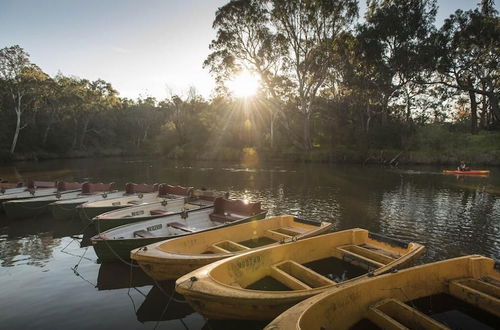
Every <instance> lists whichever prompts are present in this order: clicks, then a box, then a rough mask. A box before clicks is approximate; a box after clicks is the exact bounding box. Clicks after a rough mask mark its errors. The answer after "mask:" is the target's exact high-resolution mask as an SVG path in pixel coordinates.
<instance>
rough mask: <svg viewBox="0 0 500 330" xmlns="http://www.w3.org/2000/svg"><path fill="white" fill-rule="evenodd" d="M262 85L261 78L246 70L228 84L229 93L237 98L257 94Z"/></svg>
mask: <svg viewBox="0 0 500 330" xmlns="http://www.w3.org/2000/svg"><path fill="white" fill-rule="evenodd" d="M259 85H260V78H259V77H258V76H256V75H255V74H253V73H251V72H249V71H247V70H244V71H242V72H240V73H239V74H238V75H237V76H236V77H234V79H232V80H230V81H229V82H228V83H227V87H228V88H229V91H231V93H232V94H233V95H234V96H236V97H249V96H252V95H254V94H255V93H256V92H257V89H258V88H259Z"/></svg>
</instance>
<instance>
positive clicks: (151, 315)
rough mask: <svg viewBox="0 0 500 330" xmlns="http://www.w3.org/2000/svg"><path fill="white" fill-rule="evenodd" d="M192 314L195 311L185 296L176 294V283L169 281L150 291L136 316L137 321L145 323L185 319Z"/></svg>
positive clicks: (155, 286)
mask: <svg viewBox="0 0 500 330" xmlns="http://www.w3.org/2000/svg"><path fill="white" fill-rule="evenodd" d="M192 313H194V311H193V309H192V308H191V307H190V306H189V304H188V303H187V302H186V301H185V300H184V298H183V296H182V295H179V294H178V293H176V292H175V281H168V282H162V283H161V284H158V286H157V285H154V286H153V287H152V288H151V290H149V292H148V294H147V296H146V298H145V299H144V301H143V302H142V304H141V306H139V308H138V309H137V312H136V315H137V320H138V321H139V322H141V323H144V322H150V321H168V320H177V319H183V318H185V317H186V316H188V315H190V314H192Z"/></svg>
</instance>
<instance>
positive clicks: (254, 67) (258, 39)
mask: <svg viewBox="0 0 500 330" xmlns="http://www.w3.org/2000/svg"><path fill="white" fill-rule="evenodd" d="M213 28H214V29H216V30H217V36H216V38H215V39H214V40H213V41H212V42H211V44H210V49H211V50H212V53H211V54H210V55H208V57H207V59H206V61H205V63H204V65H205V66H208V67H210V71H211V72H212V73H213V74H214V75H215V78H216V82H217V85H218V90H219V91H220V92H222V93H224V92H226V89H225V82H226V81H228V80H230V79H231V77H232V76H234V75H235V74H237V73H238V72H240V71H242V70H248V71H250V72H255V73H257V74H258V75H259V76H260V78H261V81H262V84H263V85H264V87H265V89H264V90H265V93H266V96H267V97H269V98H271V102H270V104H269V110H270V119H271V120H270V135H271V147H273V143H274V125H275V120H276V118H277V116H278V114H280V112H279V110H280V106H279V101H280V97H281V96H282V87H283V81H282V77H281V76H280V75H279V70H280V68H281V66H282V64H283V61H282V54H283V53H284V49H283V47H282V43H281V42H280V41H279V40H278V37H277V35H276V34H275V33H273V30H272V24H271V22H270V12H269V8H268V6H267V4H266V1H262V0H233V1H230V2H229V3H227V4H226V5H224V6H222V7H221V8H219V9H218V10H217V12H216V15H215V20H214V23H213Z"/></svg>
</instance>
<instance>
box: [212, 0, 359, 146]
mask: <svg viewBox="0 0 500 330" xmlns="http://www.w3.org/2000/svg"><path fill="white" fill-rule="evenodd" d="M357 10H358V7H357V1H355V0H336V1H333V0H331V1H322V0H293V1H286V0H260V1H259V0H251V1H243V0H233V1H230V2H229V3H228V4H226V5H225V6H223V7H221V8H220V9H219V10H218V11H217V14H216V19H215V21H214V28H215V29H217V38H216V39H215V40H214V41H212V43H211V46H210V47H211V49H212V51H213V52H212V53H211V54H210V55H209V57H208V58H207V61H206V62H205V64H206V65H209V66H210V67H211V69H212V71H214V72H215V73H216V74H217V78H218V81H219V83H221V82H223V81H224V80H226V79H228V77H229V75H230V74H232V73H234V71H237V70H239V69H240V68H242V67H244V68H247V69H250V70H252V71H255V72H257V73H259V74H260V76H261V78H262V81H263V84H264V88H265V90H266V92H267V94H268V95H269V96H270V97H271V98H272V100H273V104H275V105H276V104H279V106H280V108H281V110H283V109H285V106H284V105H283V103H285V102H287V103H288V105H290V104H293V105H294V106H293V108H294V109H295V110H296V111H297V112H298V113H299V114H301V115H302V118H301V120H302V134H301V135H300V136H301V138H300V140H297V139H294V138H293V136H294V134H293V129H292V128H291V125H289V121H288V120H287V119H288V118H285V113H284V112H282V111H279V112H277V113H279V114H282V115H283V116H282V117H281V118H282V121H281V123H282V124H283V125H284V126H285V128H286V129H287V133H288V134H289V136H290V137H292V143H294V144H295V145H296V146H298V147H300V148H301V149H302V150H304V151H309V150H310V149H311V132H310V121H311V115H312V113H313V109H314V102H315V101H316V97H317V96H318V93H319V92H320V90H321V89H322V88H324V87H325V81H326V79H327V77H328V75H329V74H331V67H332V62H331V58H332V56H331V50H332V44H333V42H334V40H335V39H336V38H337V37H338V35H340V34H341V33H342V32H343V31H345V30H347V29H349V27H350V24H351V23H352V22H353V20H354V18H355V17H356V15H357ZM272 117H273V116H272Z"/></svg>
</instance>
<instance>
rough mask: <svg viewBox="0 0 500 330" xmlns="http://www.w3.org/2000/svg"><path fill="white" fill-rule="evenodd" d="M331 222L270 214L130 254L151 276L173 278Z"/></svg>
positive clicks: (302, 235)
mask: <svg viewBox="0 0 500 330" xmlns="http://www.w3.org/2000/svg"><path fill="white" fill-rule="evenodd" d="M332 225H333V224H332V223H329V222H318V221H310V220H302V219H298V218H294V217H293V216H291V215H286V216H279V217H270V218H266V219H263V220H260V221H253V222H249V223H243V224H239V225H235V226H231V227H225V228H220V229H216V230H212V231H207V232H201V233H197V234H193V235H189V236H184V237H179V238H174V239H171V240H168V241H162V242H158V243H154V244H151V245H147V246H146V247H141V248H139V249H135V250H132V252H131V253H130V257H131V258H132V259H134V260H135V261H137V263H139V265H140V266H141V268H142V269H143V270H144V271H145V272H146V273H147V274H148V275H149V276H151V277H152V278H154V279H155V280H158V281H163V280H176V279H177V278H179V277H180V276H182V275H184V274H187V273H189V272H191V271H193V270H195V269H197V268H200V267H202V266H205V265H208V264H210V263H212V262H214V261H217V260H221V259H224V258H227V257H231V256H234V255H236V254H241V253H243V252H248V251H251V250H254V249H257V248H262V247H264V246H268V245H271V244H275V245H276V244H279V243H280V242H281V243H283V242H287V241H288V242H290V241H292V240H293V241H295V240H297V239H302V238H307V237H312V236H315V235H318V234H322V233H325V232H327V231H329V230H330V229H331V227H332Z"/></svg>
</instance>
